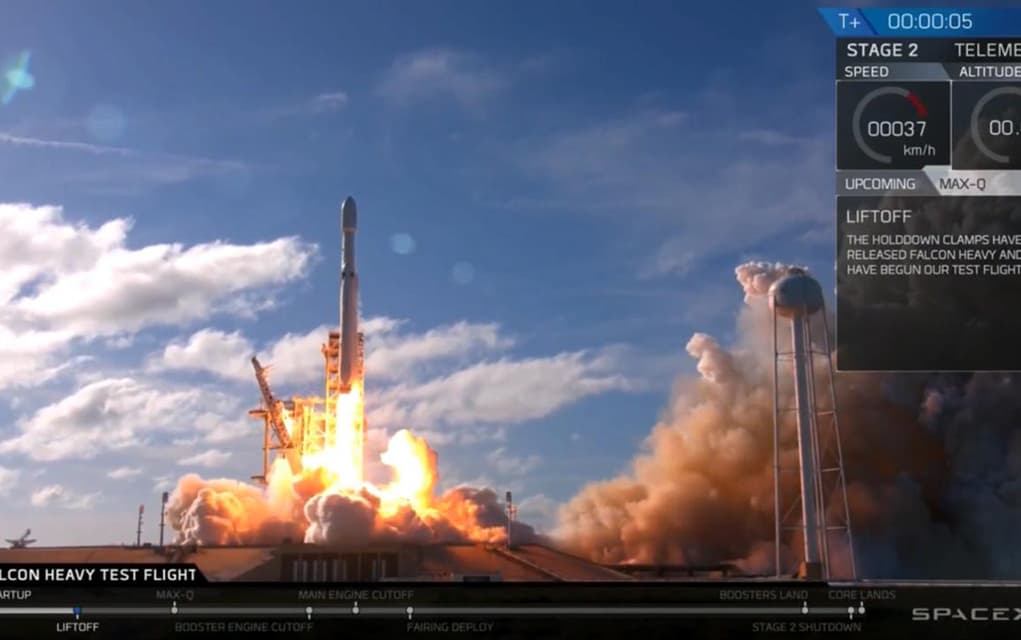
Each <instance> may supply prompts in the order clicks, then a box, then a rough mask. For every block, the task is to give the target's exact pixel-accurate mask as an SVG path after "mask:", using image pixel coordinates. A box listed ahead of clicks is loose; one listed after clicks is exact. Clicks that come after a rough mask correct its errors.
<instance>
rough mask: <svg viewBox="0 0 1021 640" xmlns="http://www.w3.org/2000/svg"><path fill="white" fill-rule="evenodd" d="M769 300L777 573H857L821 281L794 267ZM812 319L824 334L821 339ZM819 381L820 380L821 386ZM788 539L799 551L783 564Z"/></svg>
mask: <svg viewBox="0 0 1021 640" xmlns="http://www.w3.org/2000/svg"><path fill="white" fill-rule="evenodd" d="M769 305H770V309H771V310H772V320H773V461H774V463H773V468H774V476H773V481H774V494H775V505H774V507H775V513H774V518H775V526H776V531H775V536H776V537H775V541H776V558H775V562H776V565H775V567H776V575H777V577H781V576H790V575H795V574H796V575H798V576H799V577H803V578H810V579H824V580H828V579H830V578H833V577H842V578H851V579H856V578H857V571H856V568H855V567H856V565H855V559H854V539H853V537H852V534H851V517H850V509H849V507H848V502H847V481H846V476H845V474H844V462H843V452H842V449H841V444H840V428H839V422H838V419H837V396H836V389H835V387H834V384H833V359H832V355H831V350H830V339H829V327H828V323H827V322H826V311H825V303H824V300H823V294H822V288H821V287H820V286H819V283H818V282H817V281H816V280H815V279H814V278H812V277H811V276H809V275H808V274H807V273H805V271H804V270H802V269H797V268H791V269H789V270H788V272H787V275H785V276H784V277H783V278H781V279H780V280H778V281H777V282H775V283H774V284H773V286H772V287H770V290H769ZM781 317H782V318H785V319H787V320H788V321H789V323H790V335H791V341H790V344H791V348H790V350H789V351H784V350H782V349H781V348H780V345H781V344H782V342H781V340H780V338H778V336H777V332H778V329H779V326H780V324H781V321H780V320H779V318H781ZM813 321H816V322H815V324H816V325H817V333H819V334H821V342H822V344H821V345H819V346H817V345H816V340H815V335H814V333H813V327H812V325H813ZM818 325H821V331H819V330H818V328H819V327H818ZM817 365H818V366H820V367H821V368H823V369H825V372H824V375H822V376H821V379H819V378H817V375H816V374H817ZM785 381H787V382H788V384H785ZM817 386H822V387H823V389H822V391H821V392H820V390H819V389H818V388H817ZM827 387H828V388H827ZM795 440H796V448H797V454H798V455H797V458H794V459H791V458H792V456H788V455H785V452H787V451H790V450H792V449H793V448H794V447H793V446H792V445H793V444H794V442H793V441H795ZM837 545H843V546H844V549H845V553H843V554H839V551H837V552H835V549H834V547H835V546H837ZM785 546H786V547H789V548H790V549H791V551H792V552H793V553H792V555H793V556H794V557H795V558H796V560H794V561H792V562H790V563H788V564H787V565H786V566H785V564H784V559H783V554H782V549H783V548H784V547H785ZM799 549H800V553H798V551H799ZM798 556H800V557H798Z"/></svg>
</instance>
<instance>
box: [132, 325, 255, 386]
mask: <svg viewBox="0 0 1021 640" xmlns="http://www.w3.org/2000/svg"><path fill="white" fill-rule="evenodd" d="M254 351H255V349H254V348H253V347H252V344H251V343H250V342H249V341H248V340H247V339H246V338H244V337H243V336H242V335H241V333H240V332H238V331H235V332H233V333H225V332H223V331H218V330H216V329H202V330H200V331H196V332H195V333H193V334H192V335H191V337H190V338H188V341H187V342H184V343H181V342H173V343H171V344H169V345H167V347H166V348H165V349H164V350H163V353H162V355H161V356H160V357H159V358H158V359H155V360H154V361H153V363H152V365H153V368H154V369H185V370H192V371H207V372H209V373H213V374H215V375H218V376H220V377H222V378H228V379H232V380H251V379H252V376H253V373H252V367H251V365H250V364H249V358H251V356H252V353H254Z"/></svg>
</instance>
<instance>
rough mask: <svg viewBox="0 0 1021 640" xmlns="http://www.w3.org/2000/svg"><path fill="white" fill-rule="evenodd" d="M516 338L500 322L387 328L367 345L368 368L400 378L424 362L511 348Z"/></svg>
mask: <svg viewBox="0 0 1021 640" xmlns="http://www.w3.org/2000/svg"><path fill="white" fill-rule="evenodd" d="M513 344H514V341H513V340H512V339H511V338H509V337H507V336H503V335H501V334H500V326H499V325H497V324H492V323H491V324H475V323H470V322H463V321H462V322H458V323H455V324H451V325H446V326H442V327H437V328H435V329H430V330H429V331H426V332H425V333H422V334H403V335H400V334H395V333H393V332H383V333H380V334H379V337H378V338H376V339H373V338H372V337H371V336H370V338H369V341H368V345H367V346H366V352H367V353H366V365H365V366H366V371H371V372H372V377H373V378H374V379H382V380H400V379H403V378H406V377H407V376H408V375H409V374H411V373H412V372H413V371H415V369H416V368H418V367H421V366H423V365H426V364H429V363H433V362H436V361H438V360H447V359H452V358H461V357H465V356H472V355H476V354H478V353H482V352H487V351H498V350H503V349H507V348H509V347H510V346H512V345H513Z"/></svg>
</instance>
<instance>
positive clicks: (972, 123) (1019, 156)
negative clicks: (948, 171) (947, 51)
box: [954, 82, 1021, 169]
mask: <svg viewBox="0 0 1021 640" xmlns="http://www.w3.org/2000/svg"><path fill="white" fill-rule="evenodd" d="M962 85H963V86H962ZM954 92H955V93H958V92H959V93H960V94H961V95H960V96H956V95H955V96H954V109H955V114H956V115H955V117H954V120H955V122H954V138H955V140H956V144H955V146H954V168H956V169H1021V85H1017V84H1002V83H986V82H983V83H963V82H962V83H958V85H957V86H955V87H954ZM962 116H965V117H967V121H966V122H965V121H962Z"/></svg>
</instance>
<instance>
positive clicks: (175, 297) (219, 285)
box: [14, 238, 313, 336]
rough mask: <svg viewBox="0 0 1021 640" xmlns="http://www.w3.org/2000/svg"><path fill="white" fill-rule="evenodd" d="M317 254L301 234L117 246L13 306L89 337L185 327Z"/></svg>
mask: <svg viewBox="0 0 1021 640" xmlns="http://www.w3.org/2000/svg"><path fill="white" fill-rule="evenodd" d="M312 253H313V252H312V250H311V249H310V248H309V247H307V246H305V245H303V244H302V243H301V242H300V241H299V240H298V239H297V238H282V239H280V240H275V241H272V242H266V243H259V244H255V245H249V246H242V245H230V244H226V243H220V242H214V243H207V244H201V245H196V246H193V247H190V248H188V249H185V248H183V247H182V246H181V245H152V246H149V247H145V248H142V249H138V250H128V249H118V250H115V251H111V252H109V253H107V254H105V255H104V256H102V257H101V258H100V259H99V260H98V261H97V262H96V263H95V264H94V265H92V266H91V268H89V269H86V270H82V271H77V272H75V273H70V274H67V275H64V276H63V277H60V278H59V279H57V280H56V281H55V282H53V283H51V284H49V285H47V286H44V287H43V288H42V289H41V290H40V291H39V292H38V293H36V294H35V295H29V296H23V297H21V298H19V299H18V300H16V301H15V303H14V307H15V309H16V310H17V311H20V312H22V313H23V314H24V315H25V316H26V317H28V318H30V319H32V320H35V321H37V322H43V323H46V324H50V325H52V326H55V327H59V328H62V329H64V330H68V331H73V332H75V333H77V334H81V335H87V336H94V335H109V334H117V333H122V332H130V331H136V330H138V329H141V328H143V327H145V326H148V325H154V324H171V325H172V324H182V323H185V322H189V321H194V320H198V319H201V318H204V317H206V316H208V315H210V314H212V313H215V312H217V311H220V310H223V309H224V308H225V306H224V305H225V303H226V302H228V301H229V300H230V299H231V298H235V297H236V296H237V295H239V294H242V293H243V292H244V291H245V290H247V289H251V288H254V287H265V286H272V285H280V284H284V283H286V282H288V281H291V280H294V279H297V278H299V277H301V276H302V275H304V272H305V270H306V268H307V267H308V265H309V261H310V258H311V256H312Z"/></svg>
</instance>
